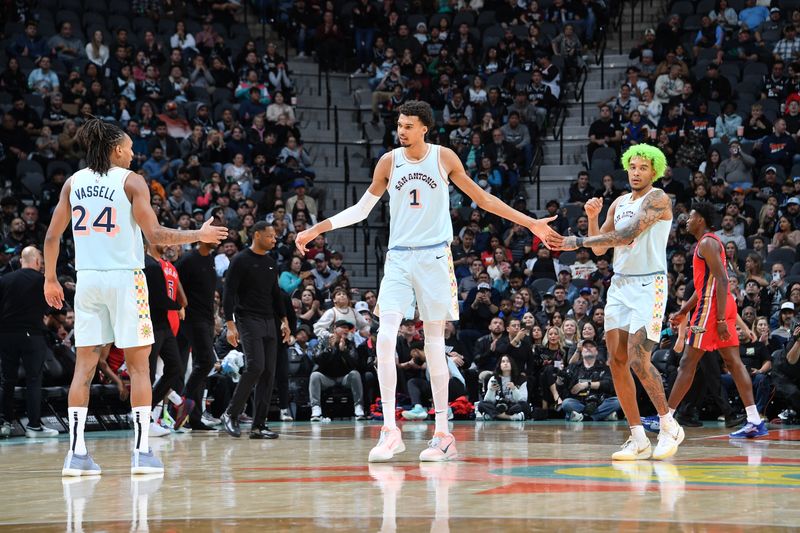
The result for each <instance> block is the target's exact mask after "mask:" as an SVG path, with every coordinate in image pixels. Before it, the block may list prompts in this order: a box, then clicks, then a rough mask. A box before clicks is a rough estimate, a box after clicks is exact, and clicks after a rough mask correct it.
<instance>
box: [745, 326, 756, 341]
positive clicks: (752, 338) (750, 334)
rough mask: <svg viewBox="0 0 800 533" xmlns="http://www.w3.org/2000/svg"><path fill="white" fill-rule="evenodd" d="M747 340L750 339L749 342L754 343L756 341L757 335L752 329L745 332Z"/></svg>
mask: <svg viewBox="0 0 800 533" xmlns="http://www.w3.org/2000/svg"><path fill="white" fill-rule="evenodd" d="M747 338H748V339H750V342H756V341H757V340H758V335H756V332H755V331H753V330H752V329H749V330H747Z"/></svg>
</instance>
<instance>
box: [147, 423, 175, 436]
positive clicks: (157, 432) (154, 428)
mask: <svg viewBox="0 0 800 533" xmlns="http://www.w3.org/2000/svg"><path fill="white" fill-rule="evenodd" d="M169 434H170V430H169V428H166V427H164V426H162V425H161V424H159V423H158V422H150V436H151V437H166V436H167V435H169Z"/></svg>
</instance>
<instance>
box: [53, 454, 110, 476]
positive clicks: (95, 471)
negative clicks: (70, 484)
mask: <svg viewBox="0 0 800 533" xmlns="http://www.w3.org/2000/svg"><path fill="white" fill-rule="evenodd" d="M100 473H101V470H100V467H99V466H97V463H95V462H94V460H93V459H92V456H91V455H89V454H88V453H87V454H86V455H78V454H75V453H72V452H68V453H67V457H66V459H64V468H62V469H61V475H62V476H69V477H79V476H99V475H100Z"/></svg>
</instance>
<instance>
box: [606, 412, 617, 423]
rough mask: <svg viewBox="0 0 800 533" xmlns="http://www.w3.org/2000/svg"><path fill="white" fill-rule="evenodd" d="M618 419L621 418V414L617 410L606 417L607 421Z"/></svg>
mask: <svg viewBox="0 0 800 533" xmlns="http://www.w3.org/2000/svg"><path fill="white" fill-rule="evenodd" d="M617 420H619V415H618V414H617V412H616V411H614V412H613V413H611V414H610V415H608V416H607V417H606V421H607V422H616V421H617Z"/></svg>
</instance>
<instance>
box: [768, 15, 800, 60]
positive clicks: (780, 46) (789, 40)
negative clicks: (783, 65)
mask: <svg viewBox="0 0 800 533" xmlns="http://www.w3.org/2000/svg"><path fill="white" fill-rule="evenodd" d="M772 55H773V57H774V58H775V59H776V60H782V61H785V62H787V63H791V62H793V61H797V60H798V59H800V37H798V36H797V28H795V27H794V25H793V24H789V25H788V26H786V27H784V28H783V39H781V40H780V41H778V42H777V43H775V46H774V47H773V48H772Z"/></svg>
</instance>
